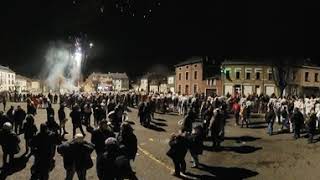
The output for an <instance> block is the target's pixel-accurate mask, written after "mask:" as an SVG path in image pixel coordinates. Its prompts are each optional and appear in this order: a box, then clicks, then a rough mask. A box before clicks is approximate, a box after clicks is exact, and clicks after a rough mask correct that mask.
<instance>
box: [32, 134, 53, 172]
mask: <svg viewBox="0 0 320 180" xmlns="http://www.w3.org/2000/svg"><path fill="white" fill-rule="evenodd" d="M55 146H56V137H55V135H54V133H51V132H44V133H42V132H40V133H38V134H37V135H36V136H34V138H33V139H32V140H31V149H32V152H33V153H34V158H35V160H34V166H35V167H36V168H38V169H39V170H48V169H50V168H51V163H52V160H53V156H54V152H55Z"/></svg>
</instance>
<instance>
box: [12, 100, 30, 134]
mask: <svg viewBox="0 0 320 180" xmlns="http://www.w3.org/2000/svg"><path fill="white" fill-rule="evenodd" d="M26 115H27V114H26V112H25V111H24V110H23V109H22V108H21V106H18V107H17V110H15V112H14V131H15V132H16V134H21V133H22V132H21V131H22V123H23V120H24V119H25V118H26ZM18 130H19V133H18Z"/></svg>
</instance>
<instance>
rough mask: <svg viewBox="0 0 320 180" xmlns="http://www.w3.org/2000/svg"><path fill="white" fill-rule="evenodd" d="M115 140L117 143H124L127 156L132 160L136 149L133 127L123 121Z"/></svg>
mask: <svg viewBox="0 0 320 180" xmlns="http://www.w3.org/2000/svg"><path fill="white" fill-rule="evenodd" d="M117 140H118V142H119V144H122V145H124V147H125V153H126V154H127V156H128V158H129V159H130V160H133V161H134V160H135V157H136V154H137V151H138V144H137V137H136V135H134V134H133V128H132V127H131V126H130V124H129V123H127V122H125V123H123V124H122V125H121V128H120V133H119V135H118V137H117Z"/></svg>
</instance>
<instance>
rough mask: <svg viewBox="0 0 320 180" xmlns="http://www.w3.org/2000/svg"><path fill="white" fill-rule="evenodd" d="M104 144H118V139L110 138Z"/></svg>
mask: <svg viewBox="0 0 320 180" xmlns="http://www.w3.org/2000/svg"><path fill="white" fill-rule="evenodd" d="M104 144H106V145H110V144H117V139H116V138H114V137H109V138H108V139H107V140H106V141H105V142H104Z"/></svg>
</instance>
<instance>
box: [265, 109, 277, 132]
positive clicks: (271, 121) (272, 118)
mask: <svg viewBox="0 0 320 180" xmlns="http://www.w3.org/2000/svg"><path fill="white" fill-rule="evenodd" d="M275 118H276V113H275V112H274V108H273V106H272V104H269V107H268V110H267V112H266V114H265V120H266V122H267V123H268V134H269V136H272V134H273V124H274V121H275Z"/></svg>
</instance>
